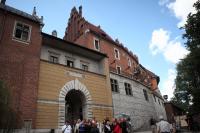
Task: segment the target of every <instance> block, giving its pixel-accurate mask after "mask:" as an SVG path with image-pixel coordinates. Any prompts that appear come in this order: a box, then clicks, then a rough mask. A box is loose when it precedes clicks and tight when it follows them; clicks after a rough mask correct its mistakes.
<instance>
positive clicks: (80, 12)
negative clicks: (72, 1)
mask: <svg viewBox="0 0 200 133" xmlns="http://www.w3.org/2000/svg"><path fill="white" fill-rule="evenodd" d="M78 13H79V15H80V16H81V17H82V6H79V12H78Z"/></svg>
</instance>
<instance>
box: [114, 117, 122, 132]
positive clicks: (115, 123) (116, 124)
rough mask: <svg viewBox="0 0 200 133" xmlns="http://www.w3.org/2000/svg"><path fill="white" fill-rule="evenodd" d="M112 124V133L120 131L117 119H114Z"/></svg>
mask: <svg viewBox="0 0 200 133" xmlns="http://www.w3.org/2000/svg"><path fill="white" fill-rule="evenodd" d="M113 126H114V127H113V133H122V131H121V127H120V125H119V120H117V119H115V121H114V123H113Z"/></svg>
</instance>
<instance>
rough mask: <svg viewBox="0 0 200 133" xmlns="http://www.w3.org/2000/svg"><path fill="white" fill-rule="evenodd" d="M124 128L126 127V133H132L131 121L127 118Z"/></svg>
mask: <svg viewBox="0 0 200 133" xmlns="http://www.w3.org/2000/svg"><path fill="white" fill-rule="evenodd" d="M126 126H127V128H126V129H127V132H128V133H132V132H133V131H132V124H131V119H130V117H128V118H127V121H126Z"/></svg>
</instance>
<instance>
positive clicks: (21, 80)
mask: <svg viewBox="0 0 200 133" xmlns="http://www.w3.org/2000/svg"><path fill="white" fill-rule="evenodd" d="M40 27H41V19H39V18H38V17H37V16H36V11H35V8H34V11H33V14H32V15H30V14H27V13H25V12H22V11H19V10H17V9H15V8H12V7H9V6H7V5H5V1H4V2H1V3H0V80H2V81H3V82H4V83H5V85H6V86H7V88H9V89H10V93H11V98H12V102H11V103H12V105H11V106H12V107H13V109H14V110H15V111H16V112H17V113H18V115H20V117H21V120H22V121H29V123H32V124H31V125H32V127H33V128H34V127H35V125H34V124H35V117H36V102H37V101H36V98H37V91H38V77H39V61H40V48H41V40H42V38H41V34H40Z"/></svg>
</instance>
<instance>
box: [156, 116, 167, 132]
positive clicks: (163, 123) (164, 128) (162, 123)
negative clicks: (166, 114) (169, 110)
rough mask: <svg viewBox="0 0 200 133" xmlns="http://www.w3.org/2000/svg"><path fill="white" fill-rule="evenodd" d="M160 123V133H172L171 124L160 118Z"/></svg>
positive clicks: (158, 124)
mask: <svg viewBox="0 0 200 133" xmlns="http://www.w3.org/2000/svg"><path fill="white" fill-rule="evenodd" d="M159 118H160V122H158V123H157V124H156V126H157V131H158V133H170V124H169V123H168V122H167V121H165V120H164V118H163V116H160V117H159Z"/></svg>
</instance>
